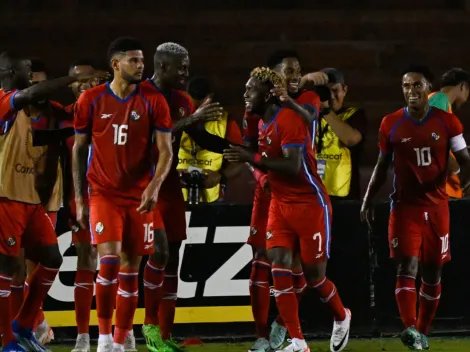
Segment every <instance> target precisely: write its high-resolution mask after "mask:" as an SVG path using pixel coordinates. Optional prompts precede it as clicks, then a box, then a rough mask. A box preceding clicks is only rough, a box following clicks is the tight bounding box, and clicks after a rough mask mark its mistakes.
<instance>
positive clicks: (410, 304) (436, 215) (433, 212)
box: [361, 66, 470, 350]
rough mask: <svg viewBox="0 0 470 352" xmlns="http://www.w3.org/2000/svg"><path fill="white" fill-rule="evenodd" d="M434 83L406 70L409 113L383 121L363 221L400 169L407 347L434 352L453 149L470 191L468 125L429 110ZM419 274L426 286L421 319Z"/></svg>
mask: <svg viewBox="0 0 470 352" xmlns="http://www.w3.org/2000/svg"><path fill="white" fill-rule="evenodd" d="M430 76H431V74H430V72H429V70H428V69H427V68H426V67H422V66H412V67H410V68H408V69H407V70H405V71H404V73H403V76H402V90H403V95H404V98H405V103H406V106H405V107H404V108H402V109H400V110H398V111H396V112H394V113H392V114H390V115H387V116H385V117H384V118H383V120H382V123H381V125H380V131H379V149H380V154H379V158H378V160H377V164H376V166H375V169H374V172H373V173H372V177H371V180H370V182H369V186H368V188H367V192H366V195H365V196H364V201H363V203H362V209H361V218H362V220H363V221H367V223H368V224H369V226H371V222H372V221H373V219H374V217H373V207H372V204H371V201H372V198H373V197H374V196H375V195H376V194H377V192H378V191H379V189H380V188H381V187H382V186H383V184H384V183H385V181H386V178H387V171H388V169H389V168H390V166H392V165H393V170H394V173H395V182H394V183H395V187H394V192H393V194H392V195H391V197H390V198H391V201H392V202H391V213H390V220H389V227H388V232H389V233H388V236H389V246H390V255H391V257H393V258H395V259H396V263H397V279H396V289H395V297H396V300H397V304H398V309H399V311H400V316H401V318H402V321H403V324H404V325H405V330H404V331H403V332H402V334H401V340H402V342H403V344H404V345H405V346H407V347H409V348H410V349H412V350H422V349H429V343H428V339H427V337H426V334H427V332H428V329H429V327H430V325H431V323H432V320H433V318H434V315H435V313H436V310H437V307H438V304H439V299H440V296H441V273H442V267H443V265H444V263H446V262H447V261H449V260H450V250H449V204H448V198H449V197H448V195H447V193H446V179H447V164H448V160H449V150H451V151H452V152H453V153H454V156H455V158H456V159H457V161H458V163H459V164H460V166H461V169H462V171H461V175H462V184H463V185H465V186H468V183H469V180H470V178H469V176H470V156H469V154H468V150H467V145H466V143H465V140H464V138H463V134H462V133H463V128H462V124H461V123H460V121H459V119H458V118H457V117H456V116H454V115H452V114H449V113H447V112H445V111H443V110H440V109H437V108H433V107H430V106H429V100H428V94H429V91H430V88H431V84H430V80H431V79H430V78H429V77H430ZM418 268H420V274H421V282H422V283H421V288H420V294H419V313H418V317H416V299H417V297H416V296H417V294H416V282H415V280H416V275H417V274H418Z"/></svg>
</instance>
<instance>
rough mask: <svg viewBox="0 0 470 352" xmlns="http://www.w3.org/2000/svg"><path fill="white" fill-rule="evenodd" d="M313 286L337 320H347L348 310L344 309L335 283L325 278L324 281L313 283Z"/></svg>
mask: <svg viewBox="0 0 470 352" xmlns="http://www.w3.org/2000/svg"><path fill="white" fill-rule="evenodd" d="M311 286H312V287H313V288H314V289H315V290H316V291H317V292H318V294H319V295H320V300H321V301H322V302H323V303H326V305H327V306H328V308H329V309H330V311H331V312H332V313H333V317H334V319H335V320H337V321H343V320H344V319H346V310H345V309H344V306H343V302H341V298H340V297H339V294H338V290H337V289H336V286H335V284H334V283H333V282H331V281H330V280H328V279H327V278H326V277H324V278H323V279H321V280H319V281H317V282H314V283H312V284H311Z"/></svg>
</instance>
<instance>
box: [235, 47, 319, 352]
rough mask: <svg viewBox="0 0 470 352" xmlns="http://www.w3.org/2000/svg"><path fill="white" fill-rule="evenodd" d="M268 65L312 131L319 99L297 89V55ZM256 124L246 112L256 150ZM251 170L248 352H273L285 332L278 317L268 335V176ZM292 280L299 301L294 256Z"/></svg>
mask: <svg viewBox="0 0 470 352" xmlns="http://www.w3.org/2000/svg"><path fill="white" fill-rule="evenodd" d="M267 64H268V67H269V68H271V69H273V70H274V71H275V72H278V73H279V74H280V75H281V76H282V77H284V79H285V81H286V82H287V89H286V88H285V87H282V86H281V87H274V88H273V90H272V93H273V94H274V95H276V96H278V97H279V98H280V100H281V101H282V102H283V103H284V104H285V106H286V107H289V108H290V109H292V110H294V111H295V112H297V113H298V114H299V115H300V116H302V117H303V118H304V120H305V121H306V122H307V123H308V124H309V125H311V127H312V128H313V129H315V128H316V118H317V116H318V111H319V109H320V97H319V96H318V94H316V93H315V92H313V91H308V90H303V89H301V88H300V84H301V82H302V76H301V67H300V63H299V56H298V54H297V53H296V52H295V51H292V50H279V51H276V52H274V53H273V54H272V55H271V56H270V57H269V58H268V62H267ZM317 76H318V77H317ZM322 78H324V77H323V75H322V74H321V73H318V74H317V75H315V73H312V74H310V78H309V80H314V79H316V83H318V84H321V83H323V81H321V79H322ZM319 79H320V80H319ZM259 121H260V117H259V116H258V115H256V114H253V113H251V112H249V111H246V112H245V117H244V120H243V132H244V139H245V142H247V143H248V144H249V147H250V148H254V149H255V150H256V148H257V146H258V143H257V142H258V141H257V139H258V123H259ZM312 133H315V132H312ZM251 169H252V171H253V175H254V177H255V179H256V180H257V184H256V189H255V197H254V205H253V211H252V217H251V225H250V236H249V238H248V244H250V245H251V246H252V247H253V252H254V260H253V262H252V269H251V276H250V297H251V306H252V310H253V318H254V320H255V325H256V331H257V337H258V339H257V341H256V342H255V344H254V345H253V347H252V348H251V349H250V351H251V352H256V351H268V350H269V349H270V348H272V349H274V350H276V349H278V348H280V347H281V346H282V344H283V343H284V341H285V338H286V333H287V329H286V328H285V327H284V323H283V321H282V318H281V316H278V317H277V319H276V320H275V321H274V322H273V323H272V325H271V332H270V333H269V327H268V313H269V303H270V300H269V284H268V283H269V276H270V264H269V262H268V260H267V256H266V225H267V221H268V210H269V204H270V201H271V194H270V192H269V185H268V183H267V174H264V173H262V172H261V171H260V170H258V169H255V168H251ZM293 280H294V289H295V292H296V294H297V297H298V299H300V297H301V296H302V294H303V292H304V290H305V288H306V287H307V285H306V282H305V277H304V274H303V270H302V265H301V263H300V258H299V257H298V256H296V260H295V264H294V267H293ZM268 336H269V342H268Z"/></svg>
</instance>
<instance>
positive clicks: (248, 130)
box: [243, 112, 261, 142]
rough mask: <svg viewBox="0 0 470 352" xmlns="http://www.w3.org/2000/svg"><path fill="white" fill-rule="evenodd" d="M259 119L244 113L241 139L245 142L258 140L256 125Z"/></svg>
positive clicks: (256, 116)
mask: <svg viewBox="0 0 470 352" xmlns="http://www.w3.org/2000/svg"><path fill="white" fill-rule="evenodd" d="M260 119H261V118H260V117H259V116H258V115H255V114H250V113H249V112H245V116H244V117H243V139H244V140H245V141H247V142H253V141H256V140H258V124H259V121H260Z"/></svg>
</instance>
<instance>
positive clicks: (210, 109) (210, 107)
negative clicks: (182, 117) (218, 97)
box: [193, 96, 224, 122]
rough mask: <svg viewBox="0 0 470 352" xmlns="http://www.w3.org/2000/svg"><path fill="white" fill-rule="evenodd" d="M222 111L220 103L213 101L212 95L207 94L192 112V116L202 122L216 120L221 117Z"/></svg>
mask: <svg viewBox="0 0 470 352" xmlns="http://www.w3.org/2000/svg"><path fill="white" fill-rule="evenodd" d="M223 111H224V109H223V108H222V106H221V105H220V103H217V102H216V103H213V102H212V96H208V97H206V98H205V99H204V101H203V103H202V104H201V106H199V108H198V109H197V110H196V111H195V112H194V114H193V116H194V117H196V118H197V120H199V121H202V122H208V121H217V120H218V119H220V118H221V117H222V114H223Z"/></svg>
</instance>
